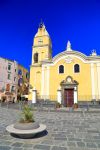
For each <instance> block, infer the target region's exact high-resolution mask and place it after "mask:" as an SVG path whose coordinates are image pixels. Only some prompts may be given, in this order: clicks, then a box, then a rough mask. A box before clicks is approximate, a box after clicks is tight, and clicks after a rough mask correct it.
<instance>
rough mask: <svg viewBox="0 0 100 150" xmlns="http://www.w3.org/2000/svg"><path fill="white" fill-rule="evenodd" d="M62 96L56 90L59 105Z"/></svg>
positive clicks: (59, 91)
mask: <svg viewBox="0 0 100 150" xmlns="http://www.w3.org/2000/svg"><path fill="white" fill-rule="evenodd" d="M61 100H62V96H61V90H57V101H58V103H60V104H61Z"/></svg>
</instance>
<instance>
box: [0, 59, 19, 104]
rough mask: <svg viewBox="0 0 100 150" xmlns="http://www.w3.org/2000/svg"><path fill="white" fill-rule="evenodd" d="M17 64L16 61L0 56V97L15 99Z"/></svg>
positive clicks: (9, 99)
mask: <svg viewBox="0 0 100 150" xmlns="http://www.w3.org/2000/svg"><path fill="white" fill-rule="evenodd" d="M17 70H18V64H17V62H16V61H11V60H9V59H5V58H1V57H0V99H2V100H3V101H5V100H8V101H16V100H17V86H18V75H17Z"/></svg>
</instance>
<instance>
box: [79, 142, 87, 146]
mask: <svg viewBox="0 0 100 150" xmlns="http://www.w3.org/2000/svg"><path fill="white" fill-rule="evenodd" d="M77 145H78V147H85V143H83V142H77Z"/></svg>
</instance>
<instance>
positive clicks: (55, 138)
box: [54, 137, 67, 141]
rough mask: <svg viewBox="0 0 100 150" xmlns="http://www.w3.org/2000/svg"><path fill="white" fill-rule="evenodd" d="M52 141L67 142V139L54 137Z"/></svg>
mask: <svg viewBox="0 0 100 150" xmlns="http://www.w3.org/2000/svg"><path fill="white" fill-rule="evenodd" d="M54 140H62V141H67V138H63V137H54Z"/></svg>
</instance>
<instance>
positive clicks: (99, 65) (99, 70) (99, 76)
mask: <svg viewBox="0 0 100 150" xmlns="http://www.w3.org/2000/svg"><path fill="white" fill-rule="evenodd" d="M97 84H98V86H97V87H98V99H100V63H97Z"/></svg>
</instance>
